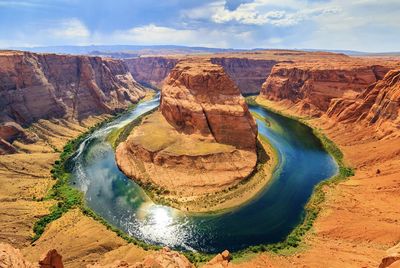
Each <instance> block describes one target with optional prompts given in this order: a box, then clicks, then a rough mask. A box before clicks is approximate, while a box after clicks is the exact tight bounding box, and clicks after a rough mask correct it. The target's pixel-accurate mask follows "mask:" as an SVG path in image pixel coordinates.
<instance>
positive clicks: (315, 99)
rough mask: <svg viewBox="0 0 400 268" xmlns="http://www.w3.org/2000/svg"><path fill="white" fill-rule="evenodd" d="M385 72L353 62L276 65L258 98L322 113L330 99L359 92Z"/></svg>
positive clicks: (376, 66) (386, 68)
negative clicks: (300, 106)
mask: <svg viewBox="0 0 400 268" xmlns="http://www.w3.org/2000/svg"><path fill="white" fill-rule="evenodd" d="M388 70H389V68H388V67H384V66H379V65H368V64H366V63H357V62H335V63H334V64H330V63H327V62H322V63H296V64H291V63H280V64H278V65H275V66H274V68H273V69H272V72H271V75H270V76H269V77H268V79H267V80H266V81H265V83H264V84H263V86H262V90H261V96H262V97H264V98H267V99H269V100H273V101H280V100H289V101H291V102H293V103H296V104H300V105H303V108H304V109H305V110H307V109H315V110H317V111H319V112H322V113H323V112H326V111H327V110H328V107H329V105H330V102H331V100H332V99H334V98H341V97H344V96H345V95H356V94H358V93H360V92H362V91H363V90H364V89H365V88H366V87H367V86H368V85H370V84H372V83H374V82H376V81H377V80H379V79H382V78H383V76H384V75H385V74H386V72H387V71H388Z"/></svg>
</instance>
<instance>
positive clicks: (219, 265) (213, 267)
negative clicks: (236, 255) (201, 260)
mask: <svg viewBox="0 0 400 268" xmlns="http://www.w3.org/2000/svg"><path fill="white" fill-rule="evenodd" d="M230 260H231V255H230V253H229V251H228V250H225V251H223V252H222V253H220V254H218V255H217V256H215V257H214V258H212V259H211V260H210V261H209V262H207V263H206V264H205V265H204V266H203V267H204V268H226V267H228V265H229V262H230Z"/></svg>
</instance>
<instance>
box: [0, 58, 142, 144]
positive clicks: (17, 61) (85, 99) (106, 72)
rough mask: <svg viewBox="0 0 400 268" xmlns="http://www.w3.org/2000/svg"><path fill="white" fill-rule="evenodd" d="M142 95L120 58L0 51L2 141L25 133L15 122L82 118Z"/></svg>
mask: <svg viewBox="0 0 400 268" xmlns="http://www.w3.org/2000/svg"><path fill="white" fill-rule="evenodd" d="M144 95H145V90H144V88H143V87H142V86H140V85H139V84H138V83H136V81H135V80H134V79H133V78H132V76H131V74H130V73H129V71H128V69H127V67H126V65H125V64H124V63H123V62H122V61H120V60H113V59H103V58H100V57H89V56H71V55H57V54H35V53H30V52H20V51H3V52H0V123H2V124H1V126H0V138H1V139H3V140H4V141H6V142H12V141H13V140H14V139H15V138H18V137H21V136H24V133H23V131H22V130H21V129H20V127H19V126H23V127H26V126H29V125H30V124H31V123H33V122H35V121H37V120H39V119H48V118H74V119H78V120H81V119H82V118H85V117H87V116H90V115H96V114H101V113H111V112H114V111H117V110H119V109H122V108H126V107H127V106H128V105H129V104H131V103H135V102H137V101H138V100H139V99H141V98H142V97H143V96H144ZM6 122H8V123H6ZM9 122H11V123H14V125H7V124H9ZM4 123H6V124H4Z"/></svg>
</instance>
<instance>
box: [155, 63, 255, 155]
mask: <svg viewBox="0 0 400 268" xmlns="http://www.w3.org/2000/svg"><path fill="white" fill-rule="evenodd" d="M160 111H161V112H162V114H163V115H164V117H165V118H166V119H167V121H168V122H169V123H170V124H171V125H173V126H174V127H175V128H176V129H177V130H178V131H181V132H183V133H186V134H195V133H200V134H202V135H204V136H212V137H213V138H214V140H215V141H216V142H218V143H224V144H229V145H234V146H235V147H237V148H241V149H252V150H254V148H255V146H256V139H257V126H256V124H255V121H254V119H253V118H252V116H251V114H250V112H249V110H248V107H247V105H246V103H245V100H244V98H243V97H242V96H241V95H240V91H239V89H238V87H237V86H236V85H235V84H234V83H233V81H232V80H231V79H229V77H228V76H227V75H226V73H225V72H224V70H223V68H222V67H220V66H218V65H215V64H211V63H210V62H209V61H208V60H201V61H200V60H197V61H191V60H185V61H181V62H180V63H178V64H177V66H176V67H175V68H174V69H173V71H172V72H171V73H170V75H169V77H168V80H167V81H166V82H165V85H164V87H163V90H162V95H161V105H160Z"/></svg>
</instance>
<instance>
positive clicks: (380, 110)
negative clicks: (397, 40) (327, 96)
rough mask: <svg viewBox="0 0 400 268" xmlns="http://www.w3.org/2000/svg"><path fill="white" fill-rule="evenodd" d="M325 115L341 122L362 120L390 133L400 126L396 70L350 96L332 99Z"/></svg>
mask: <svg viewBox="0 0 400 268" xmlns="http://www.w3.org/2000/svg"><path fill="white" fill-rule="evenodd" d="M327 114H328V116H329V117H331V118H335V119H336V120H337V121H340V122H344V123H354V122H358V123H366V124H368V125H371V126H375V127H376V128H378V129H379V132H381V133H384V134H390V133H392V132H394V131H395V130H398V129H399V128H400V69H397V70H392V71H390V72H388V73H387V74H386V76H385V77H384V79H382V80H381V81H379V82H377V83H374V84H372V85H370V86H369V87H368V88H367V89H366V90H365V91H364V92H363V93H361V94H360V95H358V96H357V97H356V98H354V99H343V98H342V99H336V100H334V101H332V105H331V107H330V108H329V110H328V112H327Z"/></svg>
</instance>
